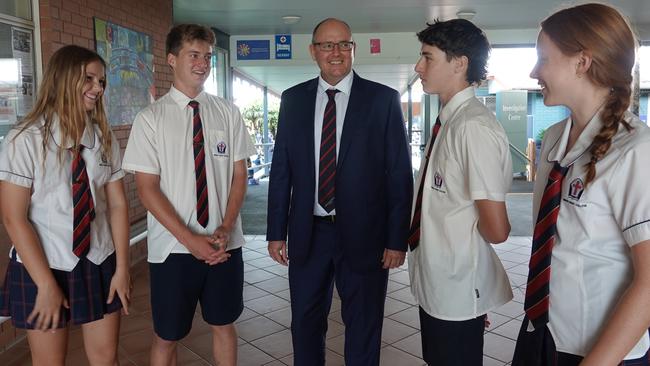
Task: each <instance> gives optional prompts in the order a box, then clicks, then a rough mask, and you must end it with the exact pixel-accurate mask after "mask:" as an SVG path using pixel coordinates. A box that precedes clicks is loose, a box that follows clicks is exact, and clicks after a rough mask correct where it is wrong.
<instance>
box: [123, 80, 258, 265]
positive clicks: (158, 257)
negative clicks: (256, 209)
mask: <svg viewBox="0 0 650 366" xmlns="http://www.w3.org/2000/svg"><path fill="white" fill-rule="evenodd" d="M190 100H196V101H198V102H199V113H200V114H201V122H202V124H203V135H204V138H205V149H206V150H205V156H206V159H205V168H206V176H207V184H208V202H209V216H210V220H209V222H208V225H207V227H205V228H204V227H202V226H201V225H200V224H199V223H198V222H197V221H196V178H195V175H194V151H193V148H192V143H191V142H192V136H193V133H192V108H191V107H189V106H188V103H189V102H190ZM253 154H255V149H254V147H253V144H252V142H251V138H250V136H249V134H248V131H247V130H246V127H245V125H244V121H243V120H242V117H241V114H240V113H239V110H238V109H237V107H236V106H235V105H234V104H232V103H231V102H228V101H226V100H224V99H222V98H219V97H217V96H214V95H210V94H208V93H206V92H201V93H200V94H199V95H198V96H197V97H196V98H194V99H190V98H188V97H187V96H186V95H185V94H183V93H181V92H180V91H178V90H177V89H176V88H174V87H173V86H172V87H171V89H170V90H169V92H168V93H167V94H165V95H164V96H163V97H161V98H160V99H158V100H157V101H155V102H154V103H152V104H151V105H149V106H148V107H146V108H145V109H143V110H142V111H140V112H139V113H138V115H137V116H136V118H135V121H134V122H133V128H132V129H131V135H130V136H129V142H128V144H127V146H126V151H125V153H124V162H123V165H124V169H125V170H127V171H129V172H143V173H149V174H156V175H159V176H160V189H161V191H162V193H163V194H164V195H165V196H166V197H167V199H169V201H170V202H171V204H172V205H173V206H174V208H175V209H176V213H177V214H178V216H179V217H180V218H181V220H183V222H185V224H186V225H187V227H188V228H190V230H192V231H193V232H195V233H200V234H205V235H211V234H212V233H214V231H215V230H216V229H217V228H218V227H219V225H221V222H222V220H223V216H224V214H225V212H226V206H227V205H228V197H229V194H230V186H231V184H232V177H233V168H234V167H233V164H234V163H235V162H236V161H239V160H243V159H246V158H248V157H249V156H251V155H253ZM147 228H148V241H147V245H148V252H149V254H148V261H149V262H151V263H162V262H164V261H165V259H166V258H167V256H168V255H169V254H170V253H172V252H173V253H189V251H188V250H187V248H186V247H185V246H184V245H183V244H181V243H180V242H179V241H178V240H177V239H176V238H175V237H174V235H172V234H171V233H170V232H169V231H167V229H166V228H165V227H164V226H163V225H162V224H160V223H159V222H158V220H156V218H155V217H154V216H153V215H152V214H151V213H148V214H147ZM243 244H244V235H243V233H242V227H241V219H240V217H239V216H238V217H237V221H236V222H235V226H234V228H233V231H232V233H231V236H230V242H229V243H228V250H231V249H236V248H239V247H241V246H242V245H243Z"/></svg>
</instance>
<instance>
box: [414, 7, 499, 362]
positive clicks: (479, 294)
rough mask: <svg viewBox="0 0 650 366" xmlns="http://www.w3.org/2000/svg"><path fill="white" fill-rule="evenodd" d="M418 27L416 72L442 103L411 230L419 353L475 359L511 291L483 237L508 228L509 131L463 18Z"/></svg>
mask: <svg viewBox="0 0 650 366" xmlns="http://www.w3.org/2000/svg"><path fill="white" fill-rule="evenodd" d="M417 35H418V38H419V40H420V42H422V48H421V52H420V55H421V57H420V59H419V61H418V63H417V65H416V66H415V71H416V72H417V73H418V74H419V76H420V79H421V81H422V87H423V89H424V91H425V92H426V93H428V94H438V96H439V98H440V102H441V105H442V109H441V110H440V114H439V116H438V119H437V121H436V124H435V126H434V129H433V133H432V137H431V139H430V141H429V144H428V145H427V154H426V157H425V158H423V159H422V166H421V168H420V177H419V179H418V182H417V184H416V187H418V191H417V192H416V194H415V198H414V209H413V218H412V222H411V232H410V238H409V245H410V248H411V253H410V255H409V273H410V277H411V291H412V292H413V295H414V296H415V298H416V300H417V301H418V304H419V305H420V323H421V330H422V352H423V356H424V360H425V361H426V362H427V363H428V364H429V365H441V366H448V365H481V364H482V362H483V331H484V325H485V318H486V314H487V312H488V311H490V310H492V309H494V308H496V307H498V306H501V305H503V304H505V303H507V302H508V301H509V300H510V299H511V298H512V290H511V288H510V283H509V282H508V278H507V276H506V273H505V271H504V269H503V266H502V265H501V262H500V261H499V258H498V257H497V256H496V254H495V252H494V250H493V249H492V246H491V244H490V243H501V242H503V241H505V240H506V239H507V238H508V234H509V232H510V223H509V221H508V216H507V214H506V206H505V202H504V201H505V196H506V193H507V192H508V190H509V189H510V184H511V181H512V163H511V160H510V152H509V149H508V140H507V137H506V134H505V132H504V130H503V128H502V127H501V125H500V124H499V122H498V121H497V120H496V119H495V117H494V115H493V114H492V112H491V111H490V110H489V109H487V108H486V107H485V106H484V105H483V104H481V103H480V102H479V101H478V99H476V97H475V96H474V88H473V86H474V85H477V84H479V83H480V82H481V80H483V79H484V78H485V75H486V69H485V65H486V61H487V58H488V55H489V52H490V45H489V43H488V40H487V38H486V37H485V34H484V33H483V32H482V31H481V30H480V29H479V28H477V27H476V26H475V25H473V24H472V23H471V22H469V21H466V20H462V19H454V20H449V21H446V22H440V21H435V22H434V23H433V24H430V25H429V26H428V27H427V28H426V29H424V30H423V31H421V32H419V33H418V34H417Z"/></svg>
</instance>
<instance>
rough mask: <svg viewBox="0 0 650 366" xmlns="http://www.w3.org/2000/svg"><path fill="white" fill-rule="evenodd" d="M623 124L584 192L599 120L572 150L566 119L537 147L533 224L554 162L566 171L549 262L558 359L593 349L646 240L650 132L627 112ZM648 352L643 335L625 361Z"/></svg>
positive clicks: (649, 217) (649, 207) (648, 232)
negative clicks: (635, 252) (635, 253)
mask: <svg viewBox="0 0 650 366" xmlns="http://www.w3.org/2000/svg"><path fill="white" fill-rule="evenodd" d="M625 120H626V121H628V122H629V123H630V124H631V125H632V127H634V129H633V130H632V132H631V133H628V132H627V130H626V129H625V127H623V126H622V125H621V126H620V127H619V130H618V132H617V133H616V135H615V136H614V137H613V139H612V145H611V147H610V148H609V150H608V152H607V154H605V156H604V157H603V158H602V159H601V160H600V161H599V162H598V163H596V176H595V178H594V180H593V181H592V182H591V183H590V184H589V186H588V187H587V188H585V187H584V182H585V179H586V178H585V177H586V168H585V165H586V164H587V163H588V162H589V161H590V160H591V153H590V152H589V148H590V145H591V142H592V141H593V139H594V137H595V136H596V135H597V134H598V132H599V131H600V129H601V127H602V121H601V119H600V113H597V115H596V116H595V117H594V118H593V119H592V120H591V121H590V122H589V124H588V125H587V126H586V127H585V129H584V130H583V131H582V134H581V135H580V137H579V138H578V140H577V141H576V142H575V144H574V145H573V147H572V148H571V150H570V151H567V143H568V140H569V134H570V131H571V126H572V124H573V123H572V121H571V117H569V118H567V119H566V120H564V121H562V122H560V123H557V124H555V125H553V126H551V127H550V128H549V129H548V131H547V132H546V135H545V136H544V142H543V143H542V151H541V155H540V160H539V166H538V173H537V179H536V181H535V194H534V199H533V222H535V221H536V220H537V213H538V211H539V205H540V200H541V198H542V194H543V192H544V187H545V184H546V181H547V179H548V174H549V172H550V171H551V169H552V167H553V164H554V162H555V161H558V162H559V163H560V165H562V166H563V167H566V166H571V167H570V169H569V171H568V172H567V175H566V177H565V178H564V181H563V183H562V201H561V203H560V213H559V216H558V221H557V240H556V242H555V246H554V247H553V256H552V259H551V283H550V304H551V305H550V309H549V329H550V331H551V334H552V335H553V340H554V341H555V345H556V347H557V349H558V351H560V352H566V353H571V354H576V355H580V356H585V355H586V354H587V353H588V352H589V351H590V350H591V348H592V347H593V345H594V343H595V342H596V340H597V339H598V336H599V335H600V334H601V333H602V331H603V329H604V327H605V325H606V324H607V322H608V320H609V318H610V317H611V315H612V312H613V310H614V307H615V306H616V304H617V303H618V301H619V300H620V298H621V296H622V295H623V292H624V291H625V290H626V289H627V287H628V286H629V285H630V282H631V281H632V276H633V273H634V270H633V265H632V258H631V254H630V247H632V246H634V245H636V244H638V243H640V242H642V241H645V240H650V194H648V182H649V181H650V169H648V157H649V156H650V129H648V127H647V126H646V125H645V124H644V123H643V122H641V121H640V120H639V119H638V118H637V117H636V116H634V115H633V114H632V113H629V112H627V113H626V114H625ZM649 346H650V339H649V337H648V333H647V332H645V333H644V335H643V336H642V337H641V339H639V341H638V343H637V344H636V345H635V346H634V348H633V349H632V350H631V351H630V353H629V354H628V355H627V356H626V359H635V358H639V357H641V356H643V355H644V354H645V352H646V351H647V350H648V347H649Z"/></svg>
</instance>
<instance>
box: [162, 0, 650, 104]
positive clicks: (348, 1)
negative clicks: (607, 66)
mask: <svg viewBox="0 0 650 366" xmlns="http://www.w3.org/2000/svg"><path fill="white" fill-rule="evenodd" d="M581 2H584V1H581ZM173 3H174V23H187V22H192V23H200V24H205V25H209V26H212V27H214V28H217V29H219V30H221V31H223V32H224V33H227V34H229V35H264V34H283V33H288V34H311V32H312V30H313V27H314V25H316V24H317V23H318V22H319V21H321V20H322V19H324V18H326V17H334V18H340V19H343V20H345V21H346V22H347V23H348V24H350V26H351V28H352V31H353V33H380V32H381V33H392V32H416V31H418V30H420V29H421V28H423V25H424V23H425V22H427V21H432V20H433V19H435V18H439V19H442V20H445V19H452V18H456V13H457V12H459V11H473V12H475V13H476V16H475V17H474V18H473V19H472V22H474V23H475V24H476V25H477V26H479V27H481V28H483V29H486V30H488V29H489V30H494V29H525V28H537V27H538V25H539V22H540V21H541V20H542V19H543V18H545V17H546V16H548V15H549V14H550V13H552V12H553V11H554V10H556V9H559V8H561V7H564V6H566V5H567V4H570V3H579V2H575V1H573V2H567V1H566V0H480V1H479V0H326V1H315V0H173ZM608 3H609V4H612V5H614V6H616V7H617V8H619V9H620V10H622V11H623V12H624V13H625V14H626V15H627V16H628V17H629V18H630V21H631V22H632V24H634V25H635V27H636V30H637V33H639V34H640V35H641V38H642V39H644V40H648V39H650V37H649V36H648V35H650V0H610V1H608ZM284 15H299V16H301V17H302V19H301V20H300V21H299V22H298V23H296V24H293V25H286V24H284V23H283V22H282V16H284ZM414 61H415V60H414ZM413 66H414V65H408V66H407V67H404V65H359V64H357V66H356V67H355V70H357V71H359V73H361V74H363V75H364V76H366V77H368V78H371V79H375V80H377V81H379V82H383V83H385V84H388V85H390V86H392V87H393V88H396V89H398V90H400V91H404V89H405V85H406V84H407V83H408V81H409V79H411V78H412V77H413V72H412V71H411V70H412V67H413ZM366 69H367V71H368V72H369V73H370V75H369V74H367V73H365V72H364V71H365V70H366ZM316 70H317V69H316V68H315V67H307V66H296V67H259V66H257V67H244V68H242V70H241V71H243V72H244V73H245V74H247V75H249V76H251V77H253V78H255V79H256V80H258V81H260V82H263V83H265V84H266V85H267V86H269V87H270V88H271V89H272V90H275V91H278V92H281V91H283V90H284V89H285V88H286V87H287V86H289V85H291V84H293V83H294V81H296V80H297V81H304V80H306V79H308V78H311V77H313V76H314V75H315V72H316ZM396 70H397V71H398V72H396ZM278 74H280V75H278ZM273 80H282V81H283V82H282V83H280V82H275V83H274V82H273Z"/></svg>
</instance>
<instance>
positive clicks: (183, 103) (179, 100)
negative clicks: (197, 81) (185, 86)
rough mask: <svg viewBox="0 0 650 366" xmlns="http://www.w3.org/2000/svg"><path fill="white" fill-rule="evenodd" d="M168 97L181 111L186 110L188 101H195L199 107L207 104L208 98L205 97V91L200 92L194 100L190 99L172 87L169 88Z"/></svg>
mask: <svg viewBox="0 0 650 366" xmlns="http://www.w3.org/2000/svg"><path fill="white" fill-rule="evenodd" d="M169 96H170V97H171V98H172V100H173V101H174V103H176V104H177V105H178V106H179V107H180V108H181V109H183V108H187V105H188V103H189V102H190V101H192V100H196V101H197V102H199V107H200V105H201V104H203V103H205V102H207V100H208V98H207V95H205V91H204V90H201V92H200V93H199V95H197V96H196V97H195V98H190V97H188V96H187V95H185V94H183V92H181V91H180V90H178V89H176V88H175V87H174V85H172V86H171V88H169Z"/></svg>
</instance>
